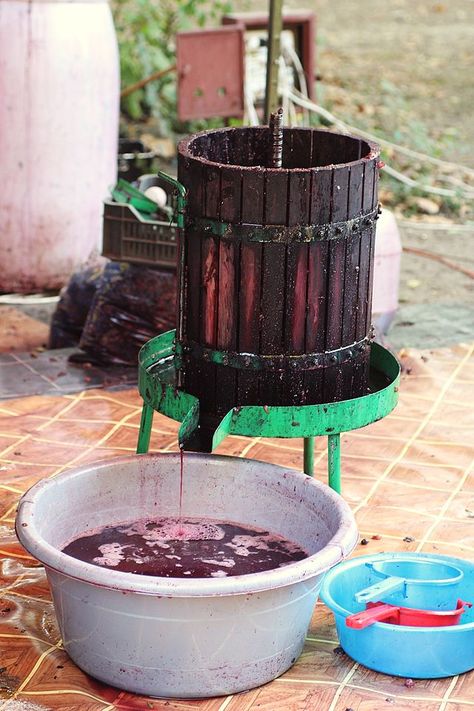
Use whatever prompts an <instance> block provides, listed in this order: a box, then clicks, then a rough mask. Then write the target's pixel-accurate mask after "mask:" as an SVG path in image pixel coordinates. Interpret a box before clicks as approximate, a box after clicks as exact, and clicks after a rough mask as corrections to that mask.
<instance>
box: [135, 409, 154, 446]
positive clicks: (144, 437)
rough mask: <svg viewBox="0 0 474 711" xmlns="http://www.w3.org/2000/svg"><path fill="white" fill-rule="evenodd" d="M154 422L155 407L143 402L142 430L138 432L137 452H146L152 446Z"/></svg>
mask: <svg viewBox="0 0 474 711" xmlns="http://www.w3.org/2000/svg"><path fill="white" fill-rule="evenodd" d="M152 424H153V408H152V407H150V405H147V404H146V403H143V408H142V419H141V421H140V432H139V433H138V444H137V454H146V453H147V452H148V448H149V446H150V436H151V426H152Z"/></svg>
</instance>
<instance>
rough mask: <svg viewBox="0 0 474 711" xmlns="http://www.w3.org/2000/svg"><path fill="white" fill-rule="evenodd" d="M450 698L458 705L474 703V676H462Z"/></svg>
mask: <svg viewBox="0 0 474 711" xmlns="http://www.w3.org/2000/svg"><path fill="white" fill-rule="evenodd" d="M449 698H450V699H451V700H452V701H456V702H457V703H461V702H462V701H471V702H472V701H474V674H472V673H471V674H469V673H468V674H461V675H460V676H459V678H458V680H457V682H456V686H455V687H454V689H453V690H452V691H451V693H450V695H449Z"/></svg>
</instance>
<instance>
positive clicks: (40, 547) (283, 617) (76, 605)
mask: <svg viewBox="0 0 474 711" xmlns="http://www.w3.org/2000/svg"><path fill="white" fill-rule="evenodd" d="M178 509H179V455H178V454H166V455H148V454H147V455H140V456H129V457H123V458H120V459H112V460H108V461H103V462H98V463H96V464H89V465H87V466H85V467H83V468H81V469H75V470H71V471H68V472H65V473H63V474H61V475H59V476H57V477H55V478H53V479H46V480H44V481H41V482H40V483H39V484H36V485H35V486H34V487H33V488H32V489H30V490H29V491H28V492H27V493H26V494H25V495H24V496H23V498H22V499H21V501H20V505H19V509H18V515H17V523H16V529H17V535H18V538H19V540H20V541H21V543H22V544H23V546H24V547H25V548H26V549H27V550H28V551H29V552H30V553H31V554H32V555H33V556H35V557H36V558H37V559H38V560H39V561H41V562H42V563H43V564H44V565H45V567H46V573H47V576H48V580H49V583H50V586H51V591H52V594H53V600H54V606H55V610H56V615H57V618H58V622H59V626H60V629H61V634H62V637H63V641H64V648H65V649H66V651H67V652H68V654H69V655H70V656H71V658H72V659H73V660H74V662H76V664H77V665H78V666H79V667H81V669H83V670H84V671H86V672H87V673H89V674H91V675H92V676H94V677H96V678H97V679H100V680H101V681H104V682H106V683H108V684H112V685H114V686H118V687H120V688H123V689H127V690H128V691H132V692H136V693H140V694H148V695H151V696H168V697H203V696H216V695H221V694H231V693H235V692H238V691H242V690H245V689H249V688H252V687H254V686H258V685H260V684H264V683H265V682H268V681H270V680H271V679H273V678H275V677H277V676H279V675H280V674H282V673H283V672H284V671H286V670H287V669H288V668H289V667H290V666H291V665H292V664H293V663H294V662H295V660H296V659H297V657H298V656H299V654H300V652H301V650H302V647H303V644H304V640H305V636H306V633H307V629H308V626H309V623H310V620H311V615H312V612H313V608H314V604H315V602H316V599H317V596H318V593H319V589H320V586H321V582H322V578H323V574H324V572H325V571H327V570H328V569H329V568H331V567H332V566H334V565H336V563H338V562H339V561H340V560H342V559H343V558H344V557H346V556H347V555H348V554H349V553H350V552H351V551H352V549H353V548H354V546H355V544H356V541H357V530H356V525H355V522H354V519H353V516H352V514H351V512H350V510H349V507H348V506H347V504H346V503H345V502H344V501H343V499H342V498H341V497H340V496H338V495H337V494H336V493H335V492H333V491H332V490H331V489H329V488H328V487H327V486H325V485H324V484H320V483H319V482H317V481H315V480H313V479H311V478H310V477H308V476H306V475H305V474H301V473H299V472H295V471H291V470H287V469H284V468H282V467H278V466H275V465H271V464H266V463H263V462H256V461H251V460H246V459H240V458H234V457H219V456H216V455H201V454H187V455H186V456H185V479H184V495H183V516H203V517H209V518H216V519H221V520H230V521H236V522H239V523H242V524H249V525H250V526H253V525H255V526H260V527H264V528H267V529H269V530H270V531H272V532H273V533H278V534H280V535H282V536H285V537H286V538H288V539H290V540H292V541H294V542H295V543H298V544H299V545H300V546H302V547H303V548H304V549H305V550H307V551H308V553H309V554H310V555H309V557H308V558H305V559H303V560H301V561H298V562H296V563H292V564H290V565H288V566H285V567H283V568H278V569H275V570H271V571H267V572H262V573H254V574H250V575H241V576H234V577H227V578H206V579H177V578H174V579H173V578H158V577H152V576H141V575H133V574H131V573H122V572H120V571H115V570H110V569H104V568H101V567H100V566H95V565H92V564H89V563H84V562H82V561H79V560H77V559H75V558H72V557H71V556H68V555H65V554H64V553H62V552H61V548H63V547H64V545H66V544H67V543H68V542H70V541H71V540H72V539H74V538H75V537H77V536H78V535H79V534H82V533H84V532H85V531H88V530H91V529H94V528H97V527H98V526H102V525H111V524H117V523H120V522H123V521H130V520H132V519H139V518H144V517H150V516H176V515H177V514H178Z"/></svg>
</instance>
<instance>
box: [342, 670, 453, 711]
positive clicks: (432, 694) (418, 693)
mask: <svg viewBox="0 0 474 711" xmlns="http://www.w3.org/2000/svg"><path fill="white" fill-rule="evenodd" d="M405 681H406V679H404V678H401V677H396V676H389V675H387V674H383V675H382V674H378V673H377V672H375V671H372V670H371V669H367V668H366V667H364V666H362V665H359V666H358V667H357V669H356V671H355V672H354V674H353V675H352V677H351V679H350V684H351V686H355V687H364V688H365V689H368V690H371V691H378V692H379V693H380V694H383V693H386V694H391V695H393V697H394V698H395V697H397V699H398V697H400V698H404V697H407V696H408V697H415V698H416V697H419V698H422V699H432V700H433V701H438V702H439V701H442V699H443V697H444V695H445V693H446V691H447V690H448V689H449V686H450V684H451V678H448V679H414V680H413V686H410V687H407V686H405ZM397 706H398V703H397Z"/></svg>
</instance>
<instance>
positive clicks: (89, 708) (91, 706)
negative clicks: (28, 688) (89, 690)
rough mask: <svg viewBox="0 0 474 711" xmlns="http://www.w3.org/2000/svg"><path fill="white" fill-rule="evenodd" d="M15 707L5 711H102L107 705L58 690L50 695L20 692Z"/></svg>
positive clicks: (84, 695) (83, 695) (85, 696)
mask: <svg viewBox="0 0 474 711" xmlns="http://www.w3.org/2000/svg"><path fill="white" fill-rule="evenodd" d="M15 704H18V705H16V706H7V707H6V708H5V711H44V710H45V709H47V711H72V709H80V711H102V709H105V708H107V705H108V704H105V703H103V702H101V701H95V700H94V699H91V698H90V697H89V696H87V695H86V694H81V693H78V692H76V693H72V694H71V693H70V691H69V689H65V690H63V693H61V690H60V689H57V690H55V691H54V692H51V693H50V694H28V693H27V692H22V693H21V695H20V696H19V698H18V699H17V701H15Z"/></svg>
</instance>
